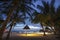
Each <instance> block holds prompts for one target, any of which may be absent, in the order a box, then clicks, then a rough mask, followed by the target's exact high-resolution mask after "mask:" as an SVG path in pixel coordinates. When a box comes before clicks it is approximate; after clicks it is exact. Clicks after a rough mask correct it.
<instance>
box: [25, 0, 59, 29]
mask: <svg viewBox="0 0 60 40" xmlns="http://www.w3.org/2000/svg"><path fill="white" fill-rule="evenodd" d="M44 1H48V2H49V3H50V2H51V0H44ZM34 4H35V6H37V5H38V4H39V5H42V3H41V1H37V2H36V3H34ZM59 5H60V0H55V5H54V6H55V8H57V7H58V6H59ZM35 9H36V8H35ZM36 10H37V11H39V10H38V9H36ZM26 24H27V25H29V26H30V27H31V26H35V27H38V28H39V27H40V28H41V26H40V24H33V23H31V22H30V21H29V20H27V21H26Z"/></svg>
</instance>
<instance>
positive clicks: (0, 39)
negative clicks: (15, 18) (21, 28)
mask: <svg viewBox="0 0 60 40" xmlns="http://www.w3.org/2000/svg"><path fill="white" fill-rule="evenodd" d="M17 3H18V1H17V0H15V1H14V3H13V4H14V6H13V7H12V8H11V9H10V10H9V14H8V16H7V19H6V20H5V21H4V22H3V24H2V28H1V30H0V40H2V36H3V33H4V30H5V28H6V25H7V23H8V22H9V21H10V17H11V15H12V14H13V11H14V10H15V9H16V7H17V5H18V4H17Z"/></svg>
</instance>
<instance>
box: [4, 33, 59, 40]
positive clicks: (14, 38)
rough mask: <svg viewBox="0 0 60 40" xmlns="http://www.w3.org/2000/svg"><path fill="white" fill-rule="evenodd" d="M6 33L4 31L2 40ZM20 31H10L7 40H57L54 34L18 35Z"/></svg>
mask: <svg viewBox="0 0 60 40" xmlns="http://www.w3.org/2000/svg"><path fill="white" fill-rule="evenodd" d="M6 35H7V33H4V35H3V40H6ZM20 35H21V34H20V33H15V32H12V33H10V38H9V40H58V39H57V38H56V36H55V35H48V36H35V37H33V36H20Z"/></svg>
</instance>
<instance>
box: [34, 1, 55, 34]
mask: <svg viewBox="0 0 60 40" xmlns="http://www.w3.org/2000/svg"><path fill="white" fill-rule="evenodd" d="M54 3H55V0H51V3H50V4H49V3H48V2H45V1H42V4H43V6H40V5H38V6H37V7H38V9H39V10H40V11H41V13H39V14H38V13H37V12H35V14H38V15H35V18H34V20H33V21H34V22H35V23H41V25H45V24H48V26H50V27H51V28H52V27H54V25H55V23H54V19H55V18H54V17H55V7H54ZM49 22H50V23H49ZM42 27H43V26H42ZM54 33H55V30H54ZM44 34H45V32H44Z"/></svg>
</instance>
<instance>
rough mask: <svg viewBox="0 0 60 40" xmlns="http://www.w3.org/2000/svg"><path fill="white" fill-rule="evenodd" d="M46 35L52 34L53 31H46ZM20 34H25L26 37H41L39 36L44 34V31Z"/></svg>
mask: <svg viewBox="0 0 60 40" xmlns="http://www.w3.org/2000/svg"><path fill="white" fill-rule="evenodd" d="M45 34H46V35H51V34H53V33H48V32H46V33H45ZM17 35H18V36H25V37H39V36H43V35H44V33H43V32H37V33H22V34H17Z"/></svg>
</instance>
